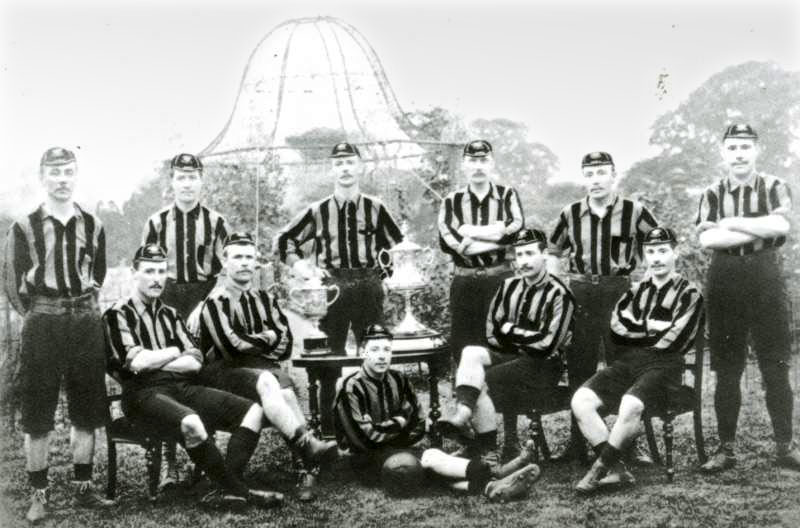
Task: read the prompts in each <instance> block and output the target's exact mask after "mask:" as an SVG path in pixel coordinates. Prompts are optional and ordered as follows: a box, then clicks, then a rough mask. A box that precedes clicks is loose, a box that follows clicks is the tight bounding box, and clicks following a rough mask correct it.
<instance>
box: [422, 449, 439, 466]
mask: <svg viewBox="0 0 800 528" xmlns="http://www.w3.org/2000/svg"><path fill="white" fill-rule="evenodd" d="M442 455H444V452H443V451H441V450H439V449H434V448H430V449H426V450H425V451H423V453H422V457H421V458H420V459H419V463H420V465H421V466H422V467H423V468H425V469H430V468H432V467H433V466H434V464H435V463H436V460H438V459H440V458H441V457H442Z"/></svg>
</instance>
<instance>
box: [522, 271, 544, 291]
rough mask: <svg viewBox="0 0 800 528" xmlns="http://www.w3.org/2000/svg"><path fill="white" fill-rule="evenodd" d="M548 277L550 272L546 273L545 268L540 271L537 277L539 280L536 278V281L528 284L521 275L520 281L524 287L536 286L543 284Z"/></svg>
mask: <svg viewBox="0 0 800 528" xmlns="http://www.w3.org/2000/svg"><path fill="white" fill-rule="evenodd" d="M549 278H550V273H548V271H547V269H545V270H544V273H542V276H541V277H539V280H537V281H536V282H532V283H530V284H529V283H528V282H527V281H526V280H525V277H522V283H523V284H524V285H525V287H526V288H538V287H539V286H541V285H542V284H544V283H545V281H547V279H549Z"/></svg>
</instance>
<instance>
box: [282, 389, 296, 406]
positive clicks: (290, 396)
mask: <svg viewBox="0 0 800 528" xmlns="http://www.w3.org/2000/svg"><path fill="white" fill-rule="evenodd" d="M281 395H282V396H283V399H284V400H286V402H288V403H295V402H297V395H296V394H295V393H294V390H292V389H289V388H286V389H281Z"/></svg>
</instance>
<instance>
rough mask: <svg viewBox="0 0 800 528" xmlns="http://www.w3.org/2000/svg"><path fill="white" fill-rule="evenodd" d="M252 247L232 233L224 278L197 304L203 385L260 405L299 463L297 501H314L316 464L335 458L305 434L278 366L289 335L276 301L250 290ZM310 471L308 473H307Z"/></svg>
mask: <svg viewBox="0 0 800 528" xmlns="http://www.w3.org/2000/svg"><path fill="white" fill-rule="evenodd" d="M255 265H256V246H255V242H254V241H253V237H251V236H250V235H249V234H247V233H232V234H231V235H230V236H229V237H228V239H227V240H226V242H225V246H224V249H223V251H222V266H223V268H224V270H225V278H224V280H223V281H222V282H221V284H219V285H218V286H217V287H216V288H214V289H213V290H212V291H211V293H210V294H209V296H208V298H206V300H205V302H204V303H203V307H202V309H201V313H200V343H201V348H202V350H203V351H204V353H205V355H206V359H207V362H206V365H205V367H204V368H203V371H202V372H201V378H202V380H203V383H204V384H206V385H208V386H210V387H214V388H217V389H221V390H225V391H229V392H232V393H234V394H238V395H239V396H243V397H245V398H248V399H250V400H253V401H257V402H260V403H261V406H262V407H263V408H264V412H265V413H268V415H267V416H268V417H269V419H270V422H272V424H273V425H274V426H275V427H277V428H278V430H279V431H281V432H282V433H283V434H284V435H286V438H287V439H288V440H289V445H290V446H291V447H292V448H293V450H294V451H295V452H296V453H298V454H299V455H300V457H301V459H302V462H303V470H302V471H301V482H300V486H301V490H300V493H299V495H298V498H299V499H300V500H303V501H308V500H312V499H313V498H314V494H313V491H312V490H313V487H314V485H315V483H316V473H317V471H318V464H319V463H320V462H321V461H323V460H329V459H332V458H335V457H336V456H337V455H338V451H337V449H336V442H333V441H331V442H323V441H321V440H319V439H317V438H316V437H314V435H313V434H312V432H311V431H309V430H308V429H307V428H306V420H305V415H304V414H303V411H302V409H301V408H300V404H299V403H298V401H297V397H296V396H295V393H294V385H293V383H292V380H291V378H290V377H289V375H288V373H286V372H285V371H283V370H281V365H280V361H283V360H285V359H287V358H289V356H290V355H291V353H292V332H291V330H290V329H289V325H288V323H287V320H286V316H285V315H284V314H283V312H282V311H281V310H280V308H279V307H278V303H277V300H276V299H275V300H273V299H270V297H269V295H268V294H267V292H265V291H264V290H261V289H256V288H253V286H252V279H253V271H254V270H255ZM309 470H310V471H309Z"/></svg>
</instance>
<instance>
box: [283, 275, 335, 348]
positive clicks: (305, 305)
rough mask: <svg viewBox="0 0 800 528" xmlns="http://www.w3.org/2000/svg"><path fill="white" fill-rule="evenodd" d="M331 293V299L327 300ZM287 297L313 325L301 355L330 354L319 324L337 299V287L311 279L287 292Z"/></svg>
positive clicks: (304, 342)
mask: <svg viewBox="0 0 800 528" xmlns="http://www.w3.org/2000/svg"><path fill="white" fill-rule="evenodd" d="M331 291H332V292H333V298H331V299H328V297H329V293H330V292H331ZM289 297H290V298H291V300H292V301H293V302H294V303H295V305H296V306H297V309H298V310H299V311H300V313H302V314H303V315H304V316H305V317H306V318H307V319H308V320H309V321H311V324H312V325H313V327H314V329H313V330H312V331H311V332H309V334H308V335H306V336H305V338H304V339H303V354H304V355H307V356H324V355H327V354H330V353H331V350H330V348H329V347H328V336H327V335H325V332H323V331H322V330H320V328H319V322H320V320H321V319H322V318H323V317H325V315H326V314H327V313H328V307H329V306H330V305H331V304H333V303H335V302H336V299H338V298H339V287H338V286H336V285H335V284H332V285H329V286H328V285H325V284H322V281H321V280H320V278H319V277H316V276H315V277H311V278H310V279H308V280H307V281H306V282H305V283H304V284H303V285H302V286H297V287H295V288H292V289H291V290H289Z"/></svg>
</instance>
